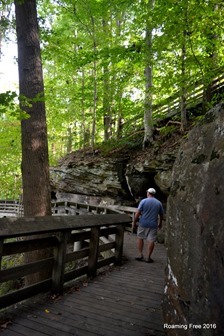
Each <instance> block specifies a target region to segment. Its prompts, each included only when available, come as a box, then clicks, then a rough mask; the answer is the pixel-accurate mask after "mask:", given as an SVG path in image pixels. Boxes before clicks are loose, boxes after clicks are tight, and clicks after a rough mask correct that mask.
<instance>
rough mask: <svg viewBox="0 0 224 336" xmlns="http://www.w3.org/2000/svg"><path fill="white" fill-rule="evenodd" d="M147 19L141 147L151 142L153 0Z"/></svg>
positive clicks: (148, 3) (150, 2)
mask: <svg viewBox="0 0 224 336" xmlns="http://www.w3.org/2000/svg"><path fill="white" fill-rule="evenodd" d="M147 7H148V10H147V19H146V37H145V106H144V129H145V131H144V140H143V148H146V147H148V146H149V145H150V143H152V141H153V140H152V134H153V122H152V80H153V67H152V57H153V52H152V23H151V20H150V19H151V17H152V12H153V8H154V0H148V2H147Z"/></svg>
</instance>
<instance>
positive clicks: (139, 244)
mask: <svg viewBox="0 0 224 336" xmlns="http://www.w3.org/2000/svg"><path fill="white" fill-rule="evenodd" d="M137 247H138V252H139V257H137V258H135V259H136V260H138V261H141V260H143V248H144V240H143V239H141V238H138V239H137Z"/></svg>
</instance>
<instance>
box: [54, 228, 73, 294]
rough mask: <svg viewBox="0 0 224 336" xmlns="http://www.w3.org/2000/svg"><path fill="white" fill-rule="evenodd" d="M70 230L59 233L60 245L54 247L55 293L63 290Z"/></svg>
mask: <svg viewBox="0 0 224 336" xmlns="http://www.w3.org/2000/svg"><path fill="white" fill-rule="evenodd" d="M69 235H70V232H60V233H58V234H57V239H58V245H57V246H55V248H54V264H53V269H52V288H51V291H52V293H54V294H56V293H57V294H58V293H62V292H63V285H64V270H65V256H66V250H67V241H68V238H69Z"/></svg>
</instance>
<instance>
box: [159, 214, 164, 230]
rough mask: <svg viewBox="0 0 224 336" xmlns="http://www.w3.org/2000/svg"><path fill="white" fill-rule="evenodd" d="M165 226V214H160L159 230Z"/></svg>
mask: <svg viewBox="0 0 224 336" xmlns="http://www.w3.org/2000/svg"><path fill="white" fill-rule="evenodd" d="M162 226H163V214H159V223H158V229H159V230H160V229H162Z"/></svg>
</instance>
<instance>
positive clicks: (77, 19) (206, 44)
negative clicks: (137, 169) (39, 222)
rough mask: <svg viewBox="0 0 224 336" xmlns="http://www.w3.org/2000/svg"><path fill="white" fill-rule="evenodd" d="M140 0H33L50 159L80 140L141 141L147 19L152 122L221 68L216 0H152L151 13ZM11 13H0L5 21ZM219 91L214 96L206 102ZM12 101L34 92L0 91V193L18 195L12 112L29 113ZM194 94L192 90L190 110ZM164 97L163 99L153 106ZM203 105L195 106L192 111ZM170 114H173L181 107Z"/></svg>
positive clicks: (167, 131)
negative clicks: (149, 40)
mask: <svg viewBox="0 0 224 336" xmlns="http://www.w3.org/2000/svg"><path fill="white" fill-rule="evenodd" d="M146 6H147V1H141V0H137V1H130V0H124V1H119V0H114V1H106V0H86V1H82V0H76V1H70V0H61V1H59V2H58V1H52V0H42V1H39V2H38V13H39V24H40V32H41V45H42V60H43V67H44V79H45V103H46V107H47V120H48V141H49V154H50V163H51V164H56V162H57V160H58V159H59V158H60V157H62V156H64V155H65V154H66V153H67V152H69V151H72V150H76V149H80V148H81V147H89V146H92V147H94V146H98V145H99V144H101V143H102V151H105V152H108V151H109V152H110V151H111V152H112V151H113V150H117V149H118V148H122V147H125V146H130V148H132V147H133V148H135V147H138V146H139V144H140V142H141V141H142V138H143V132H144V130H143V129H142V127H143V116H144V92H145V80H144V69H145V65H146V64H145V59H146V58H145V51H146V49H145V30H146V22H147V23H148V25H149V27H150V28H152V29H153V40H152V55H151V58H150V59H149V63H150V64H151V65H152V68H153V87H152V88H151V93H152V97H153V111H154V112H153V121H154V122H155V124H156V122H157V120H158V119H159V120H160V119H164V118H166V117H167V114H168V113H170V112H172V108H173V105H172V103H173V100H174V99H176V105H175V108H176V111H180V105H179V102H180V98H183V96H184V94H187V95H189V94H190V93H192V92H194V90H195V88H197V86H199V85H205V87H206V86H207V87H209V85H210V84H211V80H212V79H213V78H214V77H216V76H218V75H220V74H221V73H223V70H222V69H223V66H224V64H223V62H224V57H223V56H224V45H223V27H224V15H223V10H224V7H223V4H222V2H220V1H215V0H210V1H195V0H188V1H186V0H180V1H178V2H177V1H176V2H175V1H173V0H167V1H164V0H158V1H155V6H154V9H153V11H152V12H150V13H149V14H150V15H147V8H146ZM5 9H6V7H4V10H5ZM4 18H8V16H7V15H4ZM8 23H9V22H5V23H4V22H3V23H2V24H3V27H4V31H6V29H5V28H7V26H8ZM184 92H185V93H184ZM222 98H223V97H222V95H221V94H219V95H215V96H213V99H212V101H210V102H209V103H208V104H207V108H209V106H213V105H214V104H215V103H216V102H218V101H219V100H220V99H222ZM42 99H44V98H43V97H41V96H40V97H36V98H35V100H37V101H38V100H42ZM18 101H19V102H20V104H21V106H24V107H25V108H26V107H27V106H29V105H30V104H32V102H33V101H30V100H28V99H26V98H25V97H18V96H17V95H16V93H14V92H7V93H4V94H0V117H1V125H0V141H1V148H2V151H1V153H0V169H1V172H2V182H3V183H2V185H3V188H2V190H3V191H2V196H3V195H7V196H10V197H11V196H13V195H19V188H20V187H21V183H20V182H19V181H20V160H21V145H20V126H19V123H18V121H19V120H22V119H24V118H26V117H28V116H27V115H26V114H24V112H22V111H21V110H20V109H19V107H18ZM197 103H198V102H197V100H196V99H195V96H194V95H193V96H192V101H191V104H189V106H190V108H191V112H190V113H191V114H189V117H190V118H192V111H193V107H194V106H195V105H197ZM164 104H166V105H167V109H165V110H163V109H161V108H159V107H161V106H162V105H164ZM210 104H211V105H210ZM164 111H165V112H164ZM193 113H195V112H193ZM203 113H204V112H202V111H197V114H200V116H199V117H198V118H203V116H202V114H203ZM173 118H175V120H178V121H180V120H181V115H180V112H177V114H176V116H175V117H173ZM174 128H175V126H173V125H169V126H164V127H163V128H161V129H160V132H161V133H162V134H163V136H170V135H172V132H173V131H174ZM135 135H136V136H135ZM15 176H18V177H17V178H16V182H15V178H14V177H15Z"/></svg>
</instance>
